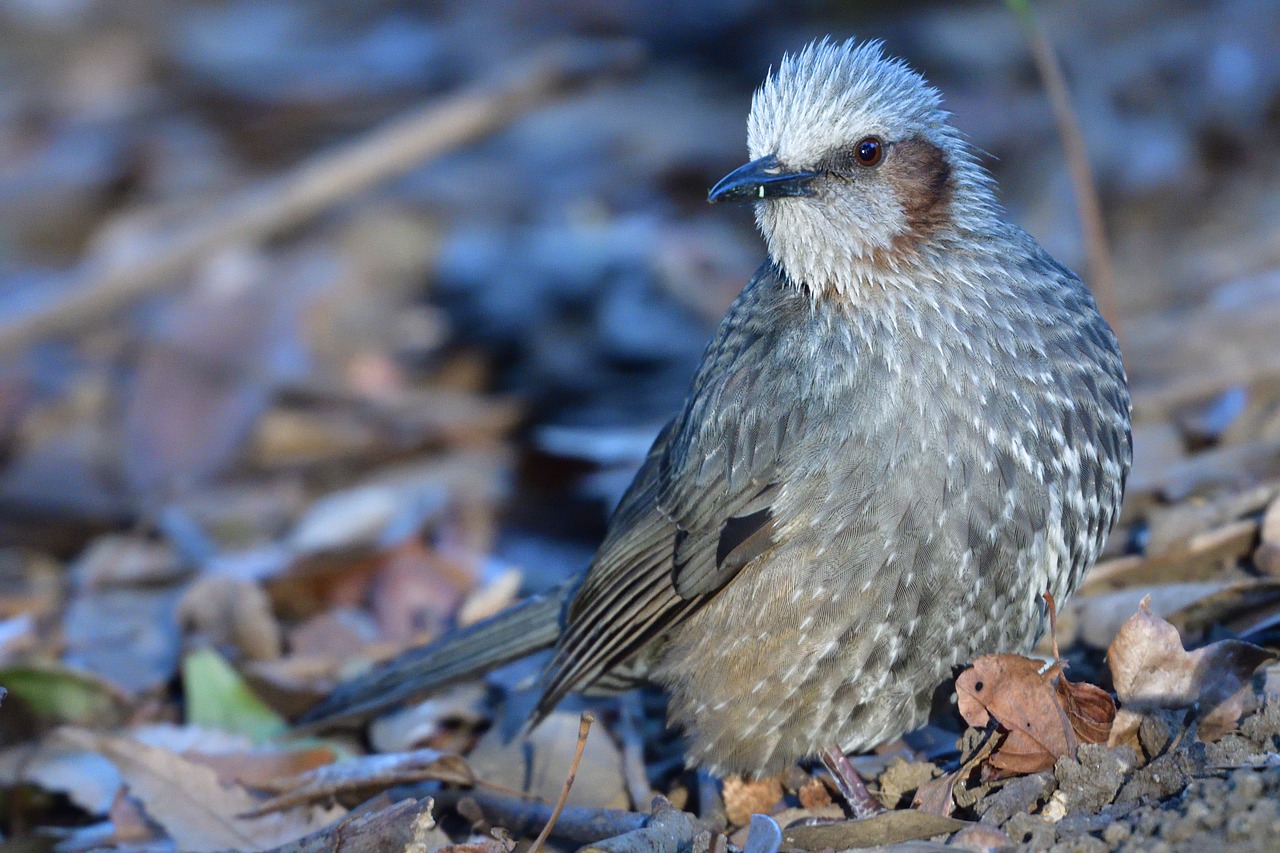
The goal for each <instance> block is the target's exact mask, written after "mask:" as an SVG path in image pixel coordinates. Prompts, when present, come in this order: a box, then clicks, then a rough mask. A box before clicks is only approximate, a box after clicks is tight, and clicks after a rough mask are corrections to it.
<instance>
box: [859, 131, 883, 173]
mask: <svg viewBox="0 0 1280 853" xmlns="http://www.w3.org/2000/svg"><path fill="white" fill-rule="evenodd" d="M883 157H884V143H883V142H881V141H880V139H879V138H878V137H875V136H868V137H867V138H866V139H863V140H862V141H860V142H859V143H858V144H857V145H855V146H853V159H854V160H856V161H857V162H858V165H859V166H867V167H870V166H875V165H876V164H878V163H879V162H880V160H881V158H883Z"/></svg>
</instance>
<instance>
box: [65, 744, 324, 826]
mask: <svg viewBox="0 0 1280 853" xmlns="http://www.w3.org/2000/svg"><path fill="white" fill-rule="evenodd" d="M62 736H63V737H64V738H66V739H67V740H68V741H69V742H72V743H75V744H76V745H78V746H80V747H82V748H85V749H93V750H96V751H98V752H101V753H102V754H103V755H105V756H106V757H107V758H108V759H110V760H111V763H113V764H114V765H115V766H116V769H117V770H119V771H120V776H121V777H122V778H123V780H124V783H125V784H126V785H127V786H128V788H129V791H130V793H131V794H132V795H133V796H134V797H136V798H137V799H138V801H139V802H141V803H142V806H143V808H145V809H146V811H147V814H148V815H150V817H151V818H152V819H154V820H155V821H156V822H157V823H159V824H160V825H161V826H162V827H164V830H165V832H167V833H168V834H169V836H170V837H171V838H172V839H173V840H174V841H175V842H176V843H177V846H178V847H179V849H182V850H191V851H201V850H225V849H227V848H228V847H231V848H236V849H253V850H262V849H267V848H270V847H274V846H276V845H280V844H284V843H285V842H288V841H292V840H294V839H297V838H301V837H302V836H304V835H307V834H309V833H311V832H314V831H316V830H317V829H319V828H320V827H322V826H325V825H326V824H329V823H331V822H333V821H334V820H337V819H338V818H340V817H342V816H343V815H344V814H345V813H346V811H345V809H341V808H336V807H329V808H320V807H314V806H313V807H309V808H303V809H295V810H292V811H289V812H286V813H280V814H273V815H268V816H266V817H257V818H248V817H245V816H243V813H244V812H245V811H247V810H249V809H250V808H251V807H252V806H253V805H254V801H253V798H252V797H250V796H249V794H248V792H247V791H245V790H244V788H241V787H239V786H226V785H223V784H222V783H221V782H219V781H218V777H217V774H216V773H215V772H214V771H213V770H212V769H211V768H208V767H203V766H201V765H199V764H196V763H195V762H192V761H189V760H187V759H185V758H183V757H182V756H180V755H177V754H176V753H173V752H170V751H168V750H166V749H161V748H159V747H155V746H148V745H147V744H144V743H140V742H138V741H135V740H131V739H129V738H122V737H109V736H104V735H97V734H95V733H93V732H90V731H87V730H85V729H64V730H63V733H62Z"/></svg>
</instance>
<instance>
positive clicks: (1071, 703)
mask: <svg viewBox="0 0 1280 853" xmlns="http://www.w3.org/2000/svg"><path fill="white" fill-rule="evenodd" d="M1054 689H1055V690H1056V691H1057V694H1058V701H1059V702H1061V703H1062V707H1063V708H1064V709H1065V710H1066V712H1067V719H1068V720H1070V721H1071V728H1072V730H1073V731H1074V732H1075V733H1076V737H1077V738H1079V740H1080V742H1081V743H1106V742H1107V735H1109V734H1110V733H1111V723H1112V721H1113V720H1115V718H1116V703H1115V701H1114V700H1113V699H1112V698H1111V694H1110V693H1108V692H1107V691H1105V690H1103V689H1102V688H1101V687H1098V686H1097V685H1094V684H1086V683H1084V682H1080V683H1078V684H1077V683H1075V682H1072V681H1068V680H1067V676H1066V675H1065V674H1061V673H1060V674H1059V675H1058V680H1057V682H1056V683H1055V684H1054Z"/></svg>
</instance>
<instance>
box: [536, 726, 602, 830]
mask: <svg viewBox="0 0 1280 853" xmlns="http://www.w3.org/2000/svg"><path fill="white" fill-rule="evenodd" d="M595 721H596V715H595V714H593V713H591V712H590V711H583V712H582V719H581V720H580V721H579V722H578V746H577V747H576V748H575V749H574V750H573V763H572V764H570V765H569V775H568V776H567V777H566V778H565V780H564V787H563V788H561V789H560V801H559V802H557V803H556V807H555V810H554V811H552V812H551V819H550V820H548V821H547V825H546V826H544V827H542V832H539V833H538V837H537V838H536V839H535V840H534V842H533V846H532V847H530V848H529V853H538V851H539V850H541V849H542V844H543V842H545V841H546V840H547V839H548V838H550V837H551V830H552V829H554V828H555V825H556V821H557V820H558V819H559V818H560V812H562V811H564V804H565V803H566V802H568V800H569V789H570V788H572V787H573V779H574V777H575V776H577V775H578V763H579V762H581V761H582V751H583V750H584V749H586V748H587V733H588V732H590V731H591V724H592V723H594V722H595Z"/></svg>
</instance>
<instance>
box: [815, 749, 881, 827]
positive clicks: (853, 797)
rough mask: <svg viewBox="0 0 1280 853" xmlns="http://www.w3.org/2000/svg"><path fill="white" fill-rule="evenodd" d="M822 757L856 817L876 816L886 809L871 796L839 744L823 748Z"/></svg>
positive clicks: (860, 818) (823, 763)
mask: <svg viewBox="0 0 1280 853" xmlns="http://www.w3.org/2000/svg"><path fill="white" fill-rule="evenodd" d="M821 757H822V766H823V767H825V768H827V772H828V773H830V774H831V776H832V778H833V779H835V780H836V787H838V788H839V789H840V794H841V796H843V797H844V800H845V802H846V803H848V804H849V808H851V809H853V816H854V817H855V818H857V819H858V820H862V819H863V818H868V817H875V816H876V815H878V814H880V813H881V812H883V811H884V810H885V808H884V806H882V805H881V804H880V801H879V800H877V799H876V798H875V797H873V796H871V792H870V791H868V790H867V786H866V783H864V782H863V781H862V777H861V776H859V775H858V771H857V770H855V769H853V765H852V764H850V763H849V757H848V756H846V755H845V754H844V750H842V749H841V748H840V747H838V746H834V745H833V746H828V747H827V748H825V749H824V750H822V753H821Z"/></svg>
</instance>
